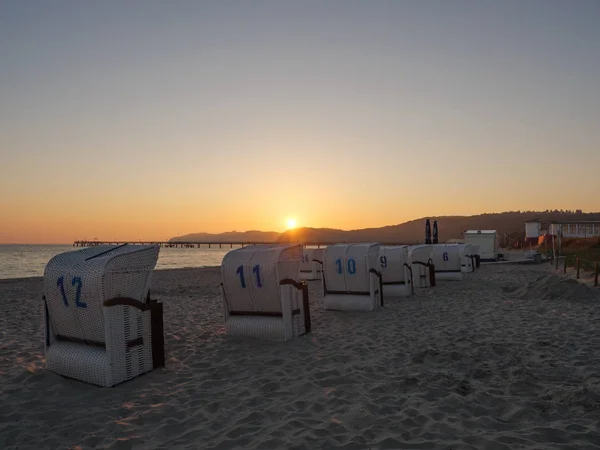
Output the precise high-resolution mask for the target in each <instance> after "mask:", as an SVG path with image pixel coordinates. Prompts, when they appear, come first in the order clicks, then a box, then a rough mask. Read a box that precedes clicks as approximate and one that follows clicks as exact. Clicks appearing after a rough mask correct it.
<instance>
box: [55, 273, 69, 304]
mask: <svg viewBox="0 0 600 450" xmlns="http://www.w3.org/2000/svg"><path fill="white" fill-rule="evenodd" d="M56 285H57V286H58V287H59V288H60V294H61V295H62V299H63V302H64V303H65V306H69V301H68V300H67V294H65V286H64V278H63V277H59V278H58V280H56Z"/></svg>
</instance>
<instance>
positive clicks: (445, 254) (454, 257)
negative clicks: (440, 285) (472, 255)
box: [431, 244, 464, 281]
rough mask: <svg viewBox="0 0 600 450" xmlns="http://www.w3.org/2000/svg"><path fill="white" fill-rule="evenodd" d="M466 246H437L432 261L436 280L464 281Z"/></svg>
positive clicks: (434, 247) (434, 248)
mask: <svg viewBox="0 0 600 450" xmlns="http://www.w3.org/2000/svg"><path fill="white" fill-rule="evenodd" d="M463 253H464V244H435V245H434V246H433V255H432V258H431V259H432V260H433V264H434V266H435V279H436V280H449V281H460V280H462V262H463Z"/></svg>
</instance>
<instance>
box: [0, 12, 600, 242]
mask: <svg viewBox="0 0 600 450" xmlns="http://www.w3.org/2000/svg"><path fill="white" fill-rule="evenodd" d="M599 24H600V1H595V0H572V1H569V0H563V1H556V0H527V1H525V0H502V1H492V0H488V1H485V0H471V1H466V0H464V1H463V0H439V1H433V0H414V1H403V0H397V1H375V0H362V1H353V0H339V1H334V0H327V1H307V0H303V1H298V0H294V1H291V0H290V1H283V0H278V1H259V0H253V1H247V0H240V1H227V0H215V1H200V0H186V1H183V0H174V1H149V0H144V1H142V0H138V1H121V0H119V1H116V0H115V1H95V2H90V1H75V0H74V1H62V0H52V1H47V0H39V1H29V0H12V1H7V0H3V1H2V2H0V67H1V69H0V149H1V156H2V158H1V161H2V163H1V165H0V243H69V242H71V241H73V240H74V239H93V238H98V239H122V240H128V239H131V240H136V239H156V240H163V239H164V240H166V239H168V238H170V237H173V236H175V235H181V234H187V233H192V232H200V231H206V232H222V231H230V230H238V231H243V230H248V229H261V230H273V231H283V230H284V229H285V228H286V226H287V223H288V219H289V218H295V219H296V220H297V225H298V226H312V227H333V228H343V229H353V228H365V227H376V226H383V225H390V224H397V223H401V222H404V221H406V220H411V219H415V218H419V217H423V216H429V215H436V216H438V215H462V214H465V215H470V214H478V213H482V212H500V211H504V210H518V209H521V210H525V209H535V210H544V209H547V208H550V209H555V208H557V209H561V208H562V209H576V208H579V209H583V210H584V211H599V210H600V197H599V195H598V189H599V188H600V25H599Z"/></svg>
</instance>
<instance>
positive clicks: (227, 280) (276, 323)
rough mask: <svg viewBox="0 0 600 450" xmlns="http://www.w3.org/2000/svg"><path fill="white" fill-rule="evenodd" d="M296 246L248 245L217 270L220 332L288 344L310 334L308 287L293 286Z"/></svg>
mask: <svg viewBox="0 0 600 450" xmlns="http://www.w3.org/2000/svg"><path fill="white" fill-rule="evenodd" d="M302 256H303V253H302V246H301V245H252V246H248V247H244V248H240V249H237V250H233V251H230V252H228V253H227V254H226V255H225V257H224V258H223V262H222V264H221V281H222V282H221V298H222V300H223V315H224V318H225V332H226V334H227V335H230V336H247V337H254V338H257V339H266V340H274V341H288V340H290V339H292V338H294V337H296V336H299V335H302V334H305V333H308V332H310V329H311V324H310V309H309V305H308V287H307V285H306V283H304V282H299V281H298V270H299V267H300V262H301V261H302Z"/></svg>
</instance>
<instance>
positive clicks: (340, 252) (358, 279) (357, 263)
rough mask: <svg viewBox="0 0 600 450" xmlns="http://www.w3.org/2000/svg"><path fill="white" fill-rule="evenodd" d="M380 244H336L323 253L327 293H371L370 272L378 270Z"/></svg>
mask: <svg viewBox="0 0 600 450" xmlns="http://www.w3.org/2000/svg"><path fill="white" fill-rule="evenodd" d="M378 260H379V244H378V243H365V244H335V245H329V246H327V248H326V249H325V252H324V253H323V270H324V272H325V283H326V286H327V291H332V292H348V293H355V292H369V289H370V271H371V270H377V269H378Z"/></svg>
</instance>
